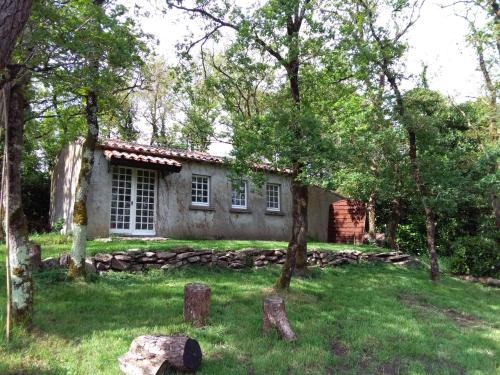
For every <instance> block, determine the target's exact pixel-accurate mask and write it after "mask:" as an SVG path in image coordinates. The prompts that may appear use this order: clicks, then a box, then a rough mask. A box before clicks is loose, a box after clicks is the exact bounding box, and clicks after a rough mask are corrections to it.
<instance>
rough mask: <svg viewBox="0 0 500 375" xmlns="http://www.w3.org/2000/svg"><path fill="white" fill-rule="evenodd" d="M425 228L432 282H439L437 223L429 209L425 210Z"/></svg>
mask: <svg viewBox="0 0 500 375" xmlns="http://www.w3.org/2000/svg"><path fill="white" fill-rule="evenodd" d="M425 228H426V230H427V249H428V252H429V263H430V273H431V280H432V281H437V280H439V265H438V261H437V252H436V222H435V217H434V212H433V211H432V210H431V209H429V208H428V207H426V208H425Z"/></svg>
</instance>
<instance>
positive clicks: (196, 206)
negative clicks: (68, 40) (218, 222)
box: [189, 204, 215, 211]
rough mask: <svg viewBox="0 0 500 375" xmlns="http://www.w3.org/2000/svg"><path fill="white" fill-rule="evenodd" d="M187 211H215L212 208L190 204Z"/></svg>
mask: <svg viewBox="0 0 500 375" xmlns="http://www.w3.org/2000/svg"><path fill="white" fill-rule="evenodd" d="M189 209H190V210H193V211H215V207H214V206H198V205H196V204H190V205H189Z"/></svg>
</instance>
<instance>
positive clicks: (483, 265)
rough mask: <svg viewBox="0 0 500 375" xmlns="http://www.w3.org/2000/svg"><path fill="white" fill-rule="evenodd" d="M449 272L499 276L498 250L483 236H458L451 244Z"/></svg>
mask: <svg viewBox="0 0 500 375" xmlns="http://www.w3.org/2000/svg"><path fill="white" fill-rule="evenodd" d="M452 251H453V255H452V258H451V264H450V269H451V272H453V273H457V274H462V275H473V276H492V277H500V250H499V249H498V245H497V243H496V242H495V241H493V240H492V239H489V238H485V237H479V236H468V237H460V238H458V239H457V240H456V241H455V242H454V243H453V245H452Z"/></svg>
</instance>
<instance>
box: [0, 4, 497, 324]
mask: <svg viewBox="0 0 500 375" xmlns="http://www.w3.org/2000/svg"><path fill="white" fill-rule="evenodd" d="M14 3H16V4H14ZM422 5H423V2H422V1H420V0H413V1H392V0H383V1H376V0H350V1H343V2H338V1H330V0H327V1H321V2H317V1H312V0H294V1H289V0H287V1H265V2H263V4H262V5H261V6H254V7H251V8H248V9H246V8H240V7H237V6H233V5H232V2H230V1H225V0H220V1H215V0H214V1H190V2H187V1H170V0H167V1H166V2H165V4H164V6H165V8H164V11H166V12H174V11H175V12H179V14H185V15H188V16H190V17H193V18H194V19H195V20H196V22H198V23H199V25H200V30H201V31H200V35H194V36H193V37H192V38H191V39H187V40H185V41H184V42H183V43H180V44H179V46H178V50H177V51H172V53H176V54H177V61H178V63H177V64H173V65H168V64H167V63H166V62H165V61H164V60H163V59H162V58H161V57H159V56H157V55H156V54H155V51H154V46H155V41H154V38H153V37H152V36H151V35H147V34H145V33H144V32H143V31H142V30H141V29H140V25H139V24H138V23H136V22H135V21H134V19H133V17H131V13H129V12H128V11H127V9H126V8H125V7H123V6H122V5H120V4H117V3H116V2H114V1H102V0H94V1H50V2H49V1H34V2H33V3H32V2H31V1H30V0H23V1H18V2H11V1H6V0H0V36H1V37H2V38H1V41H0V44H1V45H0V47H1V48H0V53H1V58H2V60H1V63H0V74H1V76H0V78H1V79H0V85H1V86H0V87H1V89H2V92H1V98H2V101H1V104H0V109H1V111H0V112H1V113H2V117H1V119H0V122H1V124H2V126H1V129H2V133H1V139H2V143H1V145H2V146H1V147H2V150H3V151H5V153H4V152H3V155H4V156H3V159H2V160H3V161H4V162H3V165H4V169H3V171H4V172H3V176H4V177H7V178H4V179H3V184H2V192H4V191H5V188H4V187H5V186H6V183H7V182H8V183H9V190H8V191H9V192H10V201H11V202H10V205H9V207H8V208H7V209H5V208H4V209H3V210H2V214H3V216H4V217H6V218H8V219H9V225H10V230H9V235H10V237H9V244H10V249H11V252H12V253H13V254H18V255H16V256H13V258H11V267H13V268H14V269H17V268H19V267H21V268H22V269H23V270H24V271H23V272H24V273H23V272H21V274H22V275H21V276H20V278H21V279H20V280H17V279H16V280H14V281H13V287H12V288H13V293H14V295H15V294H16V291H15V290H16V288H20V289H22V293H26V296H25V297H19V296H18V300H16V299H15V301H14V302H15V303H17V302H16V301H18V302H19V301H20V302H19V305H18V306H17V307H15V308H18V309H20V310H22V309H23V306H25V304H29V303H30V301H31V294H30V293H31V291H30V287H28V286H27V285H28V284H29V283H30V282H31V281H30V280H29V278H30V275H29V271H28V268H29V267H28V266H27V265H26V262H27V255H26V254H27V248H28V237H27V236H28V233H29V232H44V231H50V230H57V228H50V225H49V223H48V211H49V210H48V203H49V192H50V172H51V168H52V167H53V165H54V162H55V160H56V158H57V155H58V153H59V152H60V150H61V149H62V147H64V146H65V145H66V144H67V143H68V142H71V141H74V140H75V139H77V138H78V137H84V139H85V143H84V149H85V152H84V160H83V165H84V167H83V168H82V173H81V176H80V180H79V187H78V193H77V202H76V203H75V216H74V221H75V223H76V224H77V227H76V229H75V231H74V234H73V249H72V262H73V263H72V265H73V266H72V267H70V271H69V272H70V276H71V277H74V278H79V277H80V276H82V274H83V273H84V269H83V259H84V257H85V233H86V231H85V228H86V223H87V220H92V218H91V217H89V218H87V217H86V206H85V199H86V186H87V185H88V182H89V179H90V171H91V166H92V163H93V156H92V155H93V149H94V147H95V144H96V142H97V140H98V138H109V137H118V138H121V139H124V140H129V141H137V140H139V141H142V142H144V141H146V142H149V143H150V144H154V145H162V146H166V147H173V148H179V149H190V150H201V151H205V150H207V149H208V146H209V145H210V143H211V142H213V141H214V140H216V139H217V140H224V141H226V142H228V143H230V144H231V145H232V146H233V151H232V157H233V158H232V159H231V160H232V168H233V169H234V173H235V175H243V174H244V175H250V176H252V178H254V179H255V181H257V182H258V181H259V178H260V177H261V176H259V174H258V172H255V170H254V169H253V168H252V166H253V165H254V164H255V163H261V162H268V163H271V164H272V165H273V166H275V167H277V168H290V169H291V170H292V171H293V177H294V180H293V181H294V183H293V187H292V195H293V220H294V222H293V224H294V227H293V231H292V232H293V233H291V240H290V243H289V246H288V253H287V261H286V263H285V264H284V266H283V271H282V274H281V276H280V277H279V280H278V281H277V284H276V285H277V287H279V288H288V287H289V286H290V280H291V278H292V275H302V274H306V273H307V262H306V259H307V257H306V255H305V252H306V249H307V241H308V239H309V237H308V235H307V186H309V185H311V184H319V185H321V186H323V187H325V188H328V189H332V190H335V191H338V192H339V193H341V194H343V195H346V196H349V197H351V198H353V199H359V200H362V201H364V202H366V203H367V210H368V215H367V216H368V222H367V229H368V233H369V240H370V241H371V242H376V234H377V233H383V234H384V235H385V240H381V241H379V245H381V246H386V247H390V248H394V249H396V248H397V249H400V250H402V251H404V252H408V253H412V254H415V255H421V256H423V257H426V258H427V259H428V260H429V264H430V274H431V278H432V279H433V280H437V279H438V278H439V266H438V259H439V258H441V257H450V258H451V262H452V269H453V271H454V272H457V273H460V274H473V275H476V276H486V275H488V276H496V277H498V276H500V255H499V250H498V243H499V240H500V238H499V237H498V235H499V233H500V232H499V231H498V229H499V227H500V212H499V201H498V196H497V194H498V191H499V172H498V157H499V152H500V148H499V144H498V124H497V120H498V104H497V96H498V88H499V85H498V82H499V81H498V77H499V73H500V71H499V59H500V33H499V27H500V12H499V9H498V2H497V1H496V0H464V1H460V2H457V3H454V4H452V3H450V4H445V5H444V6H450V7H455V8H456V13H457V17H462V18H464V22H467V23H468V25H469V28H470V33H469V35H468V36H467V41H468V43H469V44H470V46H471V47H472V48H473V49H474V51H475V53H476V57H477V62H478V65H477V68H478V69H479V70H480V72H481V74H482V77H483V79H484V82H483V83H484V91H483V96H481V97H478V98H475V99H471V100H468V101H465V102H456V101H455V100H454V99H453V98H449V97H446V96H445V95H443V94H442V93H440V92H436V91H434V90H433V89H432V81H429V80H428V77H427V74H426V67H425V66H424V67H422V72H421V75H420V77H419V78H418V79H415V77H409V75H408V73H407V72H406V70H405V64H404V63H405V58H406V52H407V49H408V45H407V44H406V38H407V36H408V34H409V33H411V32H412V26H413V25H414V24H415V23H417V22H419V16H420V8H421V7H422ZM13 7H18V8H19V9H17V10H16V11H14V10H13V9H11V8H13ZM20 10H21V11H20ZM135 11H136V12H138V13H140V12H141V9H140V8H137V9H135ZM388 14H389V15H390V16H391V17H387V15H388ZM388 18H389V20H388ZM477 20H485V22H478V21H477ZM9 22H10V23H9ZM11 23H12V24H14V25H17V27H13V26H12V25H11ZM7 36H8V37H9V38H7ZM222 39H224V40H225V43H224V44H222V43H221V40H222ZM4 44H5V45H4ZM209 45H212V46H213V45H217V46H218V48H217V49H216V51H218V52H214V49H213V48H209V47H208V46H209ZM222 46H223V47H222ZM412 82H413V83H412ZM408 87H410V88H408ZM139 124H142V125H141V126H139ZM5 129H7V132H6V131H5ZM146 131H147V134H146ZM5 140H7V141H5ZM21 146H22V148H21ZM21 150H22V151H21ZM3 197H5V194H3ZM23 212H24V214H25V215H26V219H27V221H25V219H24V215H23ZM4 213H6V214H4ZM23 249H24V250H23ZM16 262H17V263H16ZM16 267H17V268H16ZM16 277H17V276H16ZM16 283H18V284H16ZM16 285H17V286H16ZM23 298H25V300H24V302H23V301H21V300H22V299H23ZM27 316H29V312H26V314H25V316H23V317H21V318H19V319H20V320H23V319H28V320H29V317H27Z"/></svg>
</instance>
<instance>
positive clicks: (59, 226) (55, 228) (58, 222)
mask: <svg viewBox="0 0 500 375" xmlns="http://www.w3.org/2000/svg"><path fill="white" fill-rule="evenodd" d="M64 223H65V222H64V219H63V218H62V217H61V218H59V219H57V220H56V222H55V223H54V224H52V232H56V233H59V232H61V229H63V228H64Z"/></svg>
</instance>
